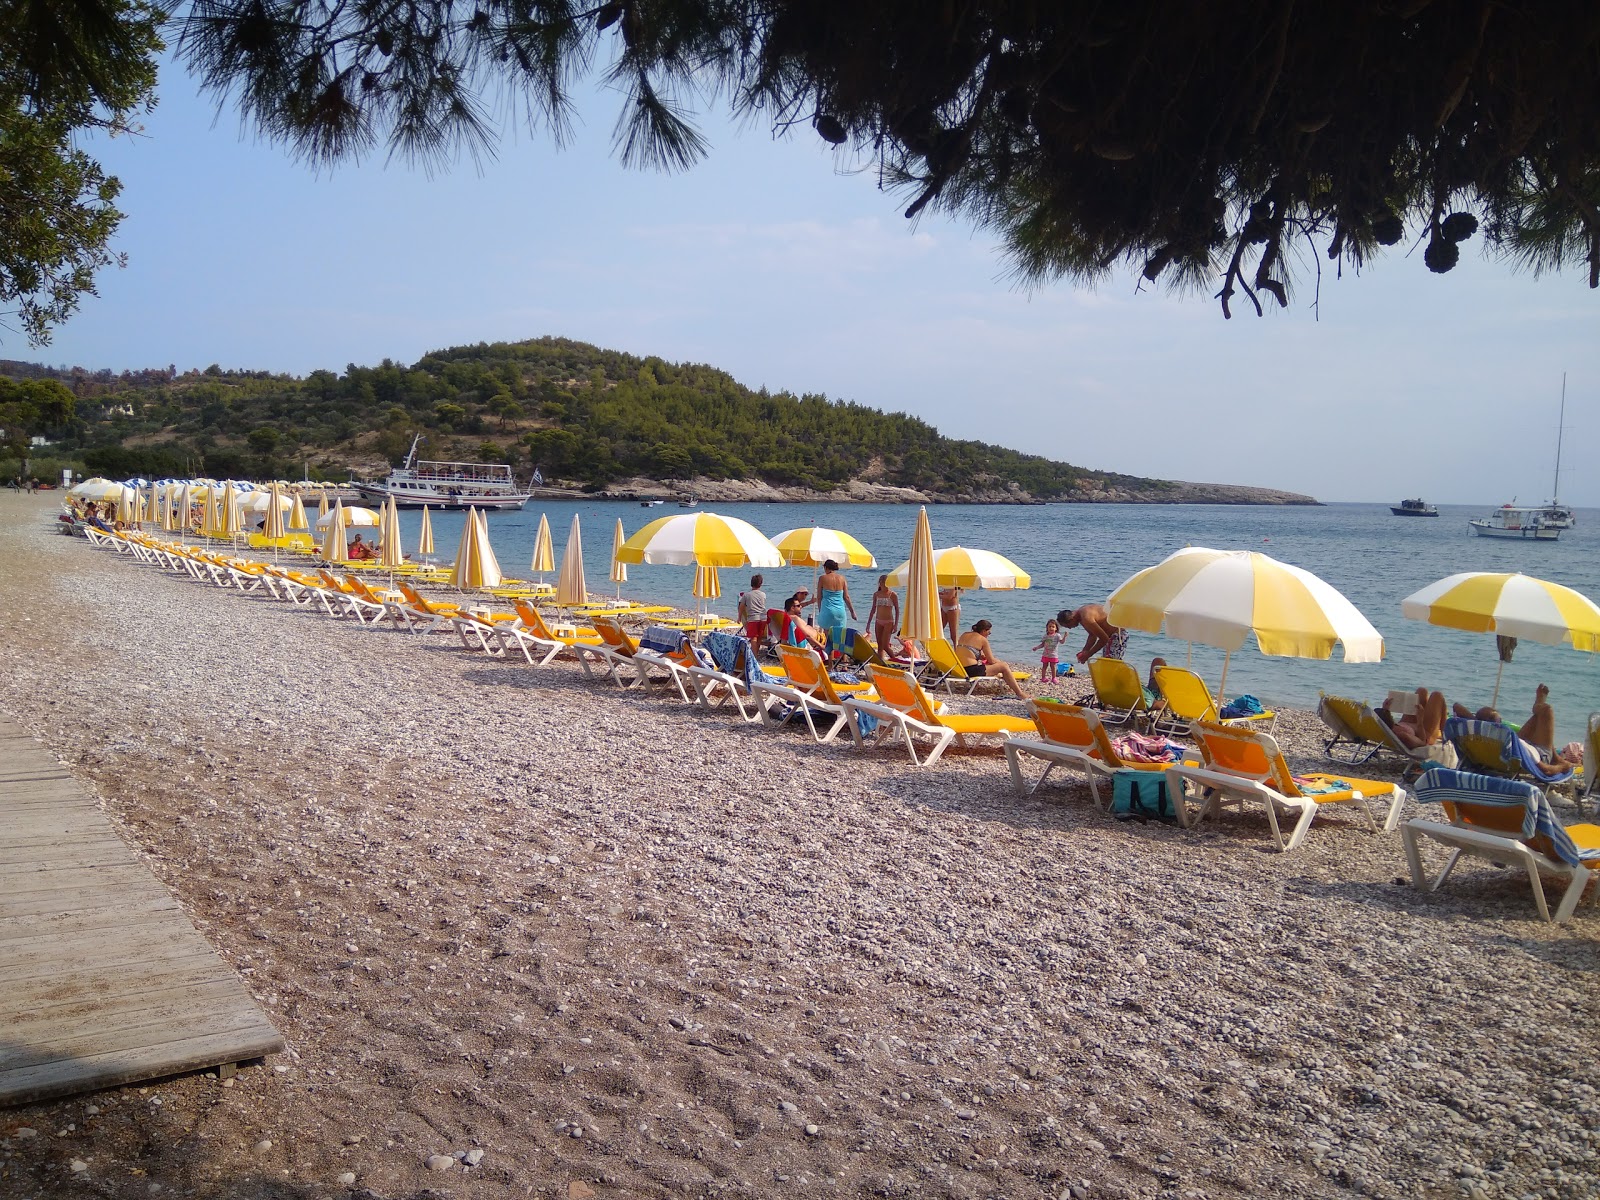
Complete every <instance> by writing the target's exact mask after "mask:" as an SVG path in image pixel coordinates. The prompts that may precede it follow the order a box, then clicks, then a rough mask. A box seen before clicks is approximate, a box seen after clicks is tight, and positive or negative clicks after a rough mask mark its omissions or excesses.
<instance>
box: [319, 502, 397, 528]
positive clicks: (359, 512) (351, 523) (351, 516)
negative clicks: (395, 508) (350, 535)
mask: <svg viewBox="0 0 1600 1200" xmlns="http://www.w3.org/2000/svg"><path fill="white" fill-rule="evenodd" d="M334 510H335V511H336V512H339V513H341V514H343V518H344V527H345V528H346V529H376V528H377V527H378V526H379V525H380V524H382V523H383V518H382V517H381V516H379V515H378V513H377V512H376V511H374V510H373V509H370V508H366V507H364V506H362V505H360V504H352V505H351V506H350V507H349V508H346V507H345V506H344V500H343V499H342V498H341V499H338V500H336V501H335V502H334ZM331 520H333V517H332V515H331V514H330V515H328V516H322V517H318V518H317V528H318V529H321V528H323V527H324V526H326V525H327V524H328V522H329V521H331Z"/></svg>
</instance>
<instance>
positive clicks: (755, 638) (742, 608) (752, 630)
mask: <svg viewBox="0 0 1600 1200" xmlns="http://www.w3.org/2000/svg"><path fill="white" fill-rule="evenodd" d="M764 582H766V581H765V580H764V579H762V577H761V576H759V575H752V576H750V590H749V591H748V592H740V593H739V620H740V621H742V622H743V623H744V635H745V637H747V638H749V639H750V645H751V646H753V647H754V648H755V649H757V650H759V649H761V647H762V646H764V645H765V644H766V641H767V593H766V592H765V591H763V590H762V587H761V585H762V584H763V583H764Z"/></svg>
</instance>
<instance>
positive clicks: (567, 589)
mask: <svg viewBox="0 0 1600 1200" xmlns="http://www.w3.org/2000/svg"><path fill="white" fill-rule="evenodd" d="M556 603H557V604H558V605H563V606H568V607H570V606H571V605H574V604H587V603H589V587H588V584H587V583H586V582H585V581H584V578H583V535H582V534H581V533H580V532H579V530H578V514H577V513H573V515H572V532H571V533H569V534H568V535H567V548H566V550H565V552H564V553H563V554H562V555H561V574H560V575H559V576H557V577H556Z"/></svg>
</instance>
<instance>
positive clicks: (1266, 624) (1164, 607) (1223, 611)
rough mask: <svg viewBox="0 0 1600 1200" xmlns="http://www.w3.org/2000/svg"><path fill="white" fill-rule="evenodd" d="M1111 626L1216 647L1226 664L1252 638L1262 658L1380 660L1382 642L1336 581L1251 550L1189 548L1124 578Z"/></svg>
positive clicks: (1109, 605)
mask: <svg viewBox="0 0 1600 1200" xmlns="http://www.w3.org/2000/svg"><path fill="white" fill-rule="evenodd" d="M1106 616H1107V618H1108V619H1109V620H1110V622H1111V624H1113V625H1118V626H1121V627H1122V628H1125V629H1139V630H1143V631H1144V632H1145V633H1160V632H1162V629H1163V626H1164V627H1165V630H1166V633H1167V636H1168V637H1175V638H1182V639H1183V640H1184V641H1188V642H1200V643H1202V644H1203V645H1207V646H1215V647H1216V648H1217V649H1219V650H1221V651H1223V652H1224V657H1223V660H1222V682H1221V683H1220V684H1219V685H1218V687H1217V693H1218V695H1217V702H1218V703H1221V702H1222V699H1223V692H1224V691H1225V690H1226V688H1227V685H1228V662H1229V659H1231V658H1232V656H1233V652H1234V651H1235V650H1238V649H1239V648H1240V647H1242V646H1243V645H1244V643H1245V639H1246V638H1247V637H1249V636H1250V635H1251V634H1254V635H1255V639H1256V645H1257V646H1259V647H1260V649H1261V653H1263V654H1269V655H1275V656H1278V657H1287V658H1332V657H1333V649H1334V647H1335V646H1336V645H1342V646H1343V647H1344V661H1345V662H1351V663H1362V662H1381V661H1382V660H1383V637H1382V635H1381V634H1379V633H1378V631H1377V630H1376V629H1374V628H1373V627H1372V622H1371V621H1369V620H1367V618H1366V617H1364V616H1362V615H1361V612H1360V611H1359V610H1358V609H1357V608H1356V606H1355V605H1353V604H1351V603H1350V601H1349V600H1347V599H1345V597H1344V595H1343V594H1342V593H1340V592H1339V590H1338V589H1337V588H1335V587H1334V586H1333V585H1332V584H1330V583H1327V582H1325V581H1324V580H1322V579H1320V578H1318V577H1317V576H1315V575H1313V574H1312V573H1311V572H1310V571H1306V570H1303V569H1302V568H1300V567H1295V566H1291V565H1289V564H1288V563H1283V562H1279V561H1278V560H1277V559H1275V558H1269V557H1268V556H1267V555H1265V554H1258V553H1256V552H1255V551H1253V550H1212V549H1208V548H1206V547H1204V546H1189V547H1185V548H1184V549H1182V550H1179V551H1178V552H1177V553H1176V554H1173V555H1170V556H1168V557H1167V558H1165V559H1163V560H1162V561H1161V562H1159V563H1157V564H1156V565H1155V566H1153V567H1147V568H1145V569H1144V570H1143V571H1140V572H1139V573H1138V574H1136V575H1134V576H1132V577H1131V578H1129V579H1128V580H1126V581H1125V582H1124V583H1123V584H1122V585H1121V586H1120V587H1118V588H1117V590H1116V591H1114V592H1112V593H1111V597H1110V599H1109V600H1107V602H1106Z"/></svg>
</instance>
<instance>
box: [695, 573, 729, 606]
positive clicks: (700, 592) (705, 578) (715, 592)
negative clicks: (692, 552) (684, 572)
mask: <svg viewBox="0 0 1600 1200" xmlns="http://www.w3.org/2000/svg"><path fill="white" fill-rule="evenodd" d="M694 595H695V598H696V599H697V600H715V599H716V598H717V597H718V596H720V595H722V576H721V575H720V574H718V572H717V568H716V567H696V568H695V569H694Z"/></svg>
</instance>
